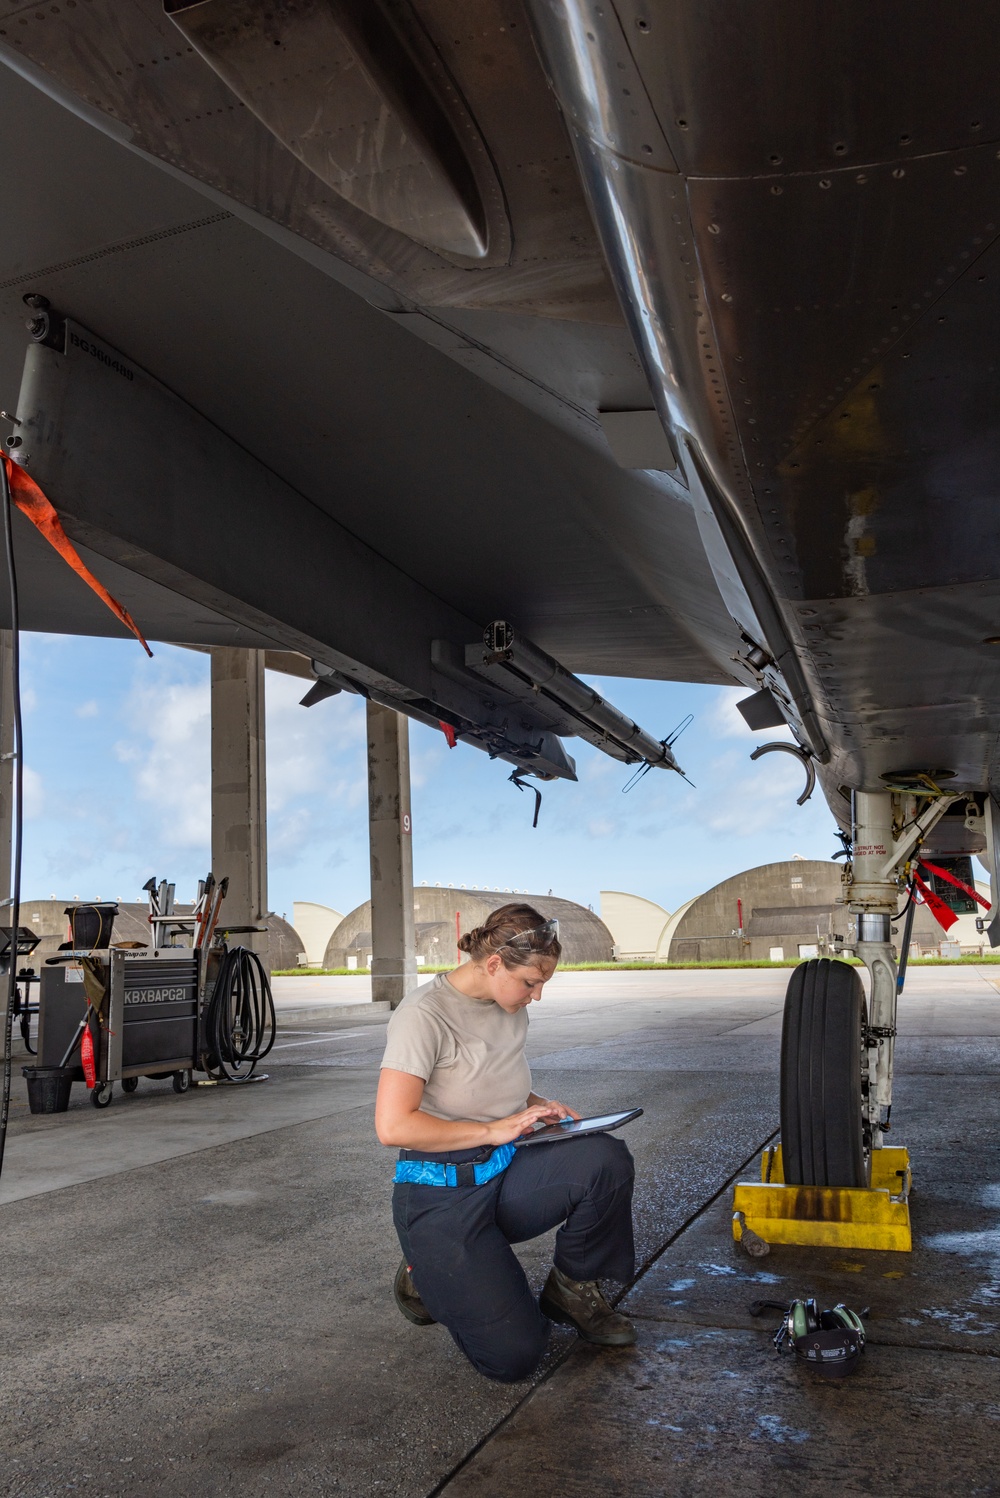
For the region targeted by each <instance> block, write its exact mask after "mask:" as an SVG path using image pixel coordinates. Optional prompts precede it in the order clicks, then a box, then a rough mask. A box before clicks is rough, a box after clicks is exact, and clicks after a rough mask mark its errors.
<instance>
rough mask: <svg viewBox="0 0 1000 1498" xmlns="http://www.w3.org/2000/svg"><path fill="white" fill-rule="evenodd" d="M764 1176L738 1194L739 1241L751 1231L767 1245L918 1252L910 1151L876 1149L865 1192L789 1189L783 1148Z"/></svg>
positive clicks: (767, 1156)
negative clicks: (913, 1227)
mask: <svg viewBox="0 0 1000 1498" xmlns="http://www.w3.org/2000/svg"><path fill="white" fill-rule="evenodd" d="M760 1174H761V1179H760V1183H759V1184H758V1183H757V1182H756V1181H740V1182H738V1183H737V1185H736V1186H735V1187H734V1189H733V1237H734V1238H735V1239H736V1241H737V1242H739V1240H740V1239H741V1238H742V1236H743V1229H744V1227H748V1228H751V1229H752V1230H753V1232H755V1233H756V1234H757V1235H758V1237H760V1238H763V1239H764V1241H765V1243H795V1244H801V1245H803V1246H805V1247H818V1248H869V1249H896V1250H900V1251H902V1252H904V1253H909V1251H910V1250H911V1248H912V1247H913V1239H912V1235H911V1233H910V1188H911V1185H912V1174H911V1171H910V1152H909V1150H907V1149H904V1148H902V1147H893V1148H891V1149H877V1150H873V1151H872V1174H871V1185H870V1186H866V1187H850V1186H786V1185H785V1177H784V1171H783V1168H782V1162H781V1145H780V1144H777V1145H769V1146H768V1148H767V1149H765V1151H764V1153H763V1155H762V1156H761V1166H760ZM740 1213H742V1220H741V1219H740V1217H739V1216H738V1215H737V1214H740Z"/></svg>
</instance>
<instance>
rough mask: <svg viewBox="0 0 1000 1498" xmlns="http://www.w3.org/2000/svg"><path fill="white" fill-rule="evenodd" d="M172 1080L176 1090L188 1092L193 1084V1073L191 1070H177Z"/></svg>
mask: <svg viewBox="0 0 1000 1498" xmlns="http://www.w3.org/2000/svg"><path fill="white" fill-rule="evenodd" d="M170 1080H171V1081H172V1082H173V1084H174V1091H175V1092H187V1090H188V1088H189V1087H190V1086H191V1073H190V1072H189V1071H175V1072H174V1073H173V1075H172V1076H171V1079H170Z"/></svg>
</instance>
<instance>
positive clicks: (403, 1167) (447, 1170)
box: [393, 1144, 514, 1186]
mask: <svg viewBox="0 0 1000 1498" xmlns="http://www.w3.org/2000/svg"><path fill="white" fill-rule="evenodd" d="M513 1158H514V1146H513V1145H512V1144H500V1145H497V1148H496V1149H495V1150H494V1151H493V1153H492V1154H491V1155H490V1157H489V1159H487V1160H482V1161H479V1162H473V1161H471V1160H467V1161H463V1162H462V1164H460V1165H445V1164H444V1163H443V1162H442V1161H440V1160H400V1161H399V1163H398V1164H397V1166H396V1174H395V1175H394V1176H393V1180H394V1181H395V1182H396V1185H397V1186H399V1185H408V1186H485V1185H486V1182H487V1181H492V1179H493V1177H494V1176H498V1175H500V1174H501V1173H502V1172H503V1171H505V1170H506V1169H507V1166H508V1165H509V1164H510V1162H511V1161H512V1160H513Z"/></svg>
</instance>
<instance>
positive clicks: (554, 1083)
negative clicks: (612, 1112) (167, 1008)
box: [0, 967, 1000, 1498]
mask: <svg viewBox="0 0 1000 1498" xmlns="http://www.w3.org/2000/svg"><path fill="white" fill-rule="evenodd" d="M787 977H788V974H787V972H785V971H769V970H767V969H751V970H742V971H720V972H684V973H678V972H673V973H621V974H616V973H604V972H601V973H572V974H562V975H557V977H556V979H555V980H554V981H553V982H552V984H550V985H549V987H548V988H547V990H546V993H545V997H544V999H543V1001H542V1003H541V1004H540V1005H538V1006H535V1008H534V1009H533V1012H532V1026H531V1042H530V1052H531V1057H532V1066H533V1070H534V1077H535V1085H536V1086H537V1088H538V1089H539V1090H540V1091H542V1092H543V1093H547V1094H548V1095H550V1096H555V1097H559V1098H561V1099H562V1100H563V1101H564V1102H568V1103H571V1104H573V1105H574V1106H576V1107H578V1108H582V1109H584V1110H586V1111H591V1110H593V1111H598V1110H600V1109H603V1108H609V1107H621V1106H629V1105H633V1104H634V1105H638V1106H642V1107H643V1108H645V1110H646V1112H645V1115H644V1117H643V1118H642V1119H640V1120H637V1121H636V1122H635V1123H634V1124H632V1125H630V1126H629V1127H628V1129H627V1131H626V1134H625V1136H624V1137H627V1139H628V1142H629V1144H630V1146H631V1148H632V1150H633V1153H634V1154H635V1156H636V1162H637V1170H638V1188H637V1194H636V1224H637V1237H638V1242H639V1251H640V1258H641V1260H642V1262H643V1264H644V1266H645V1272H644V1273H642V1274H641V1276H640V1278H639V1280H638V1281H637V1283H636V1285H635V1287H634V1288H633V1289H632V1290H631V1291H630V1292H629V1293H628V1295H627V1298H626V1301H625V1304H626V1305H627V1307H628V1309H629V1311H630V1313H631V1314H632V1315H633V1316H634V1317H635V1318H636V1320H637V1324H638V1326H639V1329H640V1340H639V1345H638V1346H637V1347H636V1348H634V1349H627V1350H623V1351H618V1352H599V1351H596V1350H595V1349H592V1348H588V1347H586V1346H584V1345H583V1344H581V1343H579V1342H578V1341H577V1339H576V1338H575V1336H574V1335H572V1334H571V1333H570V1332H568V1331H566V1330H564V1329H556V1330H555V1332H554V1335H553V1340H552V1346H551V1349H550V1353H549V1355H548V1358H547V1361H546V1363H545V1365H544V1366H543V1368H542V1369H541V1370H540V1371H539V1374H538V1375H537V1377H536V1379H535V1380H533V1381H531V1382H529V1383H525V1384H521V1385H513V1386H499V1385H494V1384H491V1383H489V1382H488V1381H486V1380H484V1379H482V1378H480V1377H479V1376H478V1375H477V1374H475V1373H473V1372H472V1370H471V1369H470V1368H469V1367H468V1365H467V1364H466V1363H465V1361H464V1359H462V1357H461V1356H460V1355H459V1353H458V1352H457V1350H456V1349H455V1347H454V1345H453V1344H452V1343H451V1340H450V1338H449V1337H448V1335H447V1333H446V1332H444V1331H443V1330H442V1329H441V1328H440V1327H430V1328H426V1329H417V1328H414V1327H412V1326H411V1325H410V1324H409V1323H408V1322H406V1321H404V1320H403V1319H402V1317H400V1315H399V1313H398V1312H397V1311H396V1309H395V1306H394V1305H393V1302H392V1298H391V1281H392V1276H393V1273H394V1271H395V1268H396V1266H397V1264H398V1261H399V1251H398V1246H397V1245H396V1242H395V1237H394V1234H393V1230H392V1225H391V1217H390V1210H389V1180H390V1176H391V1167H392V1158H391V1152H389V1151H386V1150H383V1149H382V1148H381V1147H380V1146H379V1145H378V1143H377V1142H376V1141H375V1139H374V1135H373V1132H372V1125H371V1107H372V1100H373V1097H374V1088H375V1083H376V1078H377V1067H378V1061H379V1057H380V1054H381V1047H382V1042H383V1036H384V1025H385V1016H384V1015H383V1014H379V1013H373V1012H371V1011H367V1010H365V1008H364V1006H363V1005H357V1004H351V1005H350V1009H349V1013H347V1014H343V1013H342V1015H341V1016H339V1017H337V1018H335V1019H333V1020H331V1021H323V1022H322V1023H321V1022H319V1021H317V1020H315V1019H310V1018H309V1006H303V1005H301V1004H300V1003H299V1002H298V1001H297V1000H296V999H295V996H294V994H293V995H291V996H286V995H284V994H283V995H282V1005H281V1007H282V1010H283V1018H282V1031H281V1034H280V1037H279V1041H278V1046H277V1047H276V1048H275V1051H274V1052H273V1053H272V1055H271V1056H270V1057H268V1060H267V1063H266V1070H267V1072H268V1073H269V1080H268V1081H267V1082H265V1083H261V1084H260V1085H257V1086H250V1087H245V1088H228V1089H224V1088H208V1089H197V1090H195V1091H193V1092H191V1093H188V1094H187V1095H185V1096H181V1097H178V1096H176V1095H175V1094H174V1093H173V1092H172V1090H171V1089H170V1086H169V1083H162V1082H149V1081H142V1082H140V1085H139V1091H138V1092H137V1093H136V1094H135V1095H134V1096H131V1097H125V1096H121V1095H116V1097H115V1101H114V1102H113V1104H112V1106H111V1108H110V1109H108V1110H106V1111H103V1112H98V1111H96V1110H94V1109H92V1108H91V1107H90V1105H89V1103H88V1102H87V1100H86V1097H85V1094H84V1092H83V1089H82V1088H74V1099H73V1104H72V1106H71V1109H70V1111H69V1112H68V1113H66V1114H64V1115H57V1116H54V1117H44V1118H43V1117H31V1116H30V1115H28V1113H27V1110H26V1106H25V1104H24V1091H23V1083H21V1081H20V1078H19V1077H18V1078H17V1080H16V1083H15V1101H16V1107H15V1109H14V1110H13V1119H12V1125H11V1132H10V1136H9V1139H8V1146H7V1160H6V1163H5V1167H4V1173H3V1178H2V1180H0V1201H2V1202H3V1203H4V1204H3V1207H2V1210H0V1245H2V1252H3V1263H4V1266H5V1273H4V1279H5V1282H6V1286H5V1291H6V1293H5V1295H4V1297H3V1309H2V1311H0V1316H2V1319H3V1342H2V1346H3V1349H4V1353H3V1368H4V1372H3V1385H4V1390H5V1395H4V1399H3V1401H2V1406H0V1491H2V1492H3V1493H5V1494H8V1493H9V1494H10V1495H12V1498H20V1495H29V1494H30V1495H32V1498H34V1495H48V1494H56V1493H60V1492H66V1491H80V1492H89V1493H93V1494H106V1495H117V1494H125V1493H129V1494H133V1493H135V1492H143V1493H146V1492H149V1493H157V1494H159V1493H162V1494H165V1495H189V1494H191V1495H193V1494H202V1493H204V1494H240V1495H248V1498H257V1495H264V1494H275V1493H285V1492H289V1493H298V1492H302V1493H322V1494H327V1493H330V1494H332V1493H344V1494H350V1495H368V1494H393V1495H400V1498H424V1495H430V1494H437V1493H444V1494H447V1495H448V1498H465V1495H466V1494H473V1493H475V1494H483V1495H489V1498H507V1495H508V1494H510V1495H514V1494H517V1495H519V1498H520V1495H521V1494H523V1493H524V1492H525V1491H542V1492H545V1493H547V1494H550V1495H559V1498H562V1495H566V1498H577V1495H581V1498H582V1495H587V1498H590V1495H591V1494H601V1495H604V1494H614V1495H618V1494H621V1495H623V1498H624V1495H626V1494H628V1495H633V1494H636V1495H646V1494H650V1495H652V1494H654V1493H655V1494H657V1495H659V1494H661V1493H671V1494H675V1493H676V1494H679V1495H687V1494H689V1493H690V1494H695V1493H701V1492H708V1491H714V1492H721V1493H730V1492H732V1493H734V1494H735V1493H740V1494H757V1493H761V1494H763V1493H764V1492H768V1493H785V1492H787V1493H792V1492H793V1491H794V1492H796V1493H801V1492H807V1493H815V1494H817V1495H820V1494H827V1493H830V1492H833V1491H838V1492H839V1491H843V1492H850V1493H853V1492H859V1493H860V1492H861V1491H864V1492H866V1493H868V1494H871V1493H878V1494H879V1495H883V1494H896V1493H899V1494H903V1493H907V1494H910V1493H913V1494H923V1493H927V1494H931V1493H933V1494H935V1495H937V1494H941V1493H951V1492H958V1491H959V1490H961V1491H962V1492H963V1493H969V1494H992V1493H1000V1478H997V1477H995V1476H994V1470H993V1468H994V1462H993V1450H994V1448H995V1446H996V1442H997V1436H998V1435H1000V1429H998V1426H1000V1420H998V1413H997V1402H996V1392H995V1391H996V1374H997V1359H998V1357H1000V1148H998V1144H997V1122H998V1119H997V1114H998V1112H1000V1101H998V1098H997V1096H996V1095H995V1094H996V1077H997V1073H998V1070H1000V998H998V994H997V986H998V982H1000V972H998V970H997V969H994V968H968V967H963V968H941V969H917V970H914V971H913V972H912V973H911V976H910V978H909V980H908V987H907V992H906V994H905V995H904V999H903V1004H902V1009H901V1017H900V1029H901V1038H900V1041H899V1043H898V1056H899V1072H900V1078H899V1085H898V1089H897V1099H898V1101H897V1107H896V1109H895V1110H894V1122H895V1123H896V1124H897V1128H898V1139H899V1141H900V1142H904V1143H907V1144H909V1145H910V1147H911V1150H912V1152H913V1155H914V1164H915V1173H916V1185H917V1188H918V1190H917V1194H916V1195H915V1197H914V1205H913V1218H914V1230H915V1238H916V1244H917V1247H916V1249H915V1252H914V1253H913V1254H912V1255H876V1254H850V1255H844V1254H837V1253H835V1252H833V1251H820V1250H813V1251H806V1250H802V1249H783V1250H782V1249H775V1250H774V1251H773V1252H772V1254H771V1255H770V1256H769V1257H768V1258H767V1259H765V1260H763V1261H761V1262H751V1261H750V1260H748V1259H746V1258H745V1257H743V1256H742V1254H741V1253H740V1252H739V1251H737V1250H736V1249H734V1247H733V1245H732V1242H731V1237H730V1231H729V1210H728V1201H729V1190H728V1184H727V1183H728V1182H729V1181H730V1180H731V1179H732V1178H733V1177H734V1176H735V1175H738V1174H743V1173H746V1174H752V1173H753V1172H754V1170H755V1165H754V1163H752V1162H753V1157H755V1155H756V1154H757V1153H758V1152H759V1150H760V1148H761V1147H762V1145H763V1144H764V1142H765V1141H766V1140H767V1139H768V1138H769V1137H770V1136H771V1135H772V1134H773V1132H774V1130H775V1129H776V1126H777V1045H778V1036H779V1033H780V1023H781V1002H782V995H783V991H784V987H785V984H786V982H787ZM299 981H302V980H299V979H290V980H287V982H288V983H295V982H299ZM306 981H308V980H306ZM342 981H343V982H344V983H350V984H352V985H354V984H363V983H365V981H366V980H365V979H363V978H359V979H345V980H342ZM353 992H354V993H357V992H358V990H357V989H356V988H355V989H354V990H353ZM352 996H353V995H352ZM319 997H320V996H319V995H317V998H319ZM323 998H324V1000H326V1002H328V1003H329V1002H330V999H332V998H333V996H332V995H331V996H329V998H328V997H327V996H326V995H324V996H323ZM303 1010H305V1011H306V1012H305V1013H303ZM312 1012H315V1011H312ZM550 1252H551V1245H550V1242H549V1241H548V1240H545V1239H540V1240H538V1241H537V1242H535V1243H533V1244H528V1245H524V1247H523V1250H522V1251H521V1254H522V1259H523V1262H524V1263H525V1266H526V1269H527V1271H528V1273H529V1276H530V1277H531V1279H532V1281H533V1282H534V1284H535V1285H536V1287H537V1286H538V1285H540V1283H541V1281H542V1280H543V1279H544V1276H545V1273H546V1272H547V1268H548V1264H549V1262H550ZM618 1288H622V1287H618ZM807 1293H814V1294H817V1295H818V1296H819V1297H820V1299H821V1301H822V1302H823V1303H824V1304H832V1303H833V1301H834V1300H836V1299H844V1300H846V1301H847V1303H848V1304H851V1305H854V1306H861V1305H870V1306H871V1308H872V1315H871V1320H870V1340H869V1348H868V1350H867V1351H866V1353H865V1355H864V1359H863V1361H862V1367H861V1370H860V1371H859V1372H858V1373H857V1374H856V1375H855V1376H854V1377H853V1378H851V1379H849V1380H847V1381H846V1382H845V1383H844V1384H840V1385H837V1384H824V1383H820V1382H818V1381H817V1380H816V1379H815V1378H814V1377H813V1376H812V1375H810V1374H808V1373H807V1372H806V1371H805V1370H803V1369H801V1368H799V1367H797V1366H796V1365H795V1364H794V1363H793V1361H792V1360H791V1359H779V1358H778V1357H777V1356H776V1355H775V1354H774V1352H773V1350H772V1348H771V1345H770V1333H771V1331H772V1330H773V1328H774V1325H775V1324H776V1321H777V1313H775V1314H774V1316H773V1317H765V1318H762V1319H761V1320H760V1321H755V1320H753V1319H752V1318H751V1317H750V1316H749V1315H748V1313H747V1309H746V1308H747V1304H748V1303H749V1301H750V1300H751V1299H753V1298H756V1297H759V1296H762V1295H764V1296H773V1297H774V1298H775V1299H787V1298H790V1297H791V1296H792V1295H793V1294H807Z"/></svg>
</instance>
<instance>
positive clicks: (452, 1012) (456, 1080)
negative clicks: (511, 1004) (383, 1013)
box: [382, 973, 531, 1123]
mask: <svg viewBox="0 0 1000 1498" xmlns="http://www.w3.org/2000/svg"><path fill="white" fill-rule="evenodd" d="M527 1036H528V1012H527V1010H526V1009H519V1010H518V1011H517V1013H516V1014H508V1013H507V1011H506V1009H501V1008H500V1005H499V1004H495V1003H494V1002H493V1000H492V999H469V998H466V996H465V994H464V993H459V991H458V989H457V988H454V987H453V986H452V984H450V983H449V982H448V979H447V978H446V977H445V975H444V973H438V974H437V975H436V976H435V977H434V978H432V979H431V981H430V982H429V983H422V984H421V986H420V987H419V988H416V989H414V991H413V992H412V993H409V994H407V996H406V998H405V999H404V1000H403V1002H402V1003H401V1004H400V1006H399V1008H398V1009H396V1010H394V1012H393V1015H392V1018H391V1019H390V1021H389V1032H388V1036H387V1041H386V1047H385V1055H384V1056H383V1057H382V1065H383V1066H386V1067H389V1068H390V1069H391V1070H392V1071H405V1072H408V1073H409V1074H410V1076H412V1077H422V1078H423V1080H424V1082H425V1083H426V1086H425V1087H424V1095H423V1098H422V1100H421V1103H420V1108H421V1111H422V1112H424V1113H431V1114H433V1116H434V1117H435V1118H447V1119H465V1118H468V1119H472V1120H474V1121H475V1122H476V1123H490V1122H492V1120H493V1119H496V1118H506V1117H507V1116H508V1115H509V1114H511V1113H518V1112H520V1110H521V1109H522V1108H524V1107H525V1106H526V1105H527V1100H528V1094H529V1093H530V1091H531V1071H530V1069H529V1067H528V1062H527V1059H526V1057H525V1054H524V1043H525V1040H526V1039H527Z"/></svg>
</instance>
